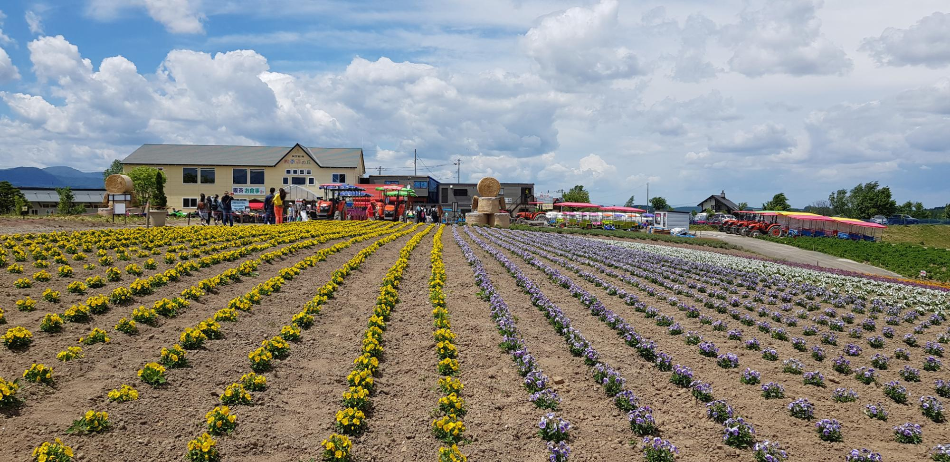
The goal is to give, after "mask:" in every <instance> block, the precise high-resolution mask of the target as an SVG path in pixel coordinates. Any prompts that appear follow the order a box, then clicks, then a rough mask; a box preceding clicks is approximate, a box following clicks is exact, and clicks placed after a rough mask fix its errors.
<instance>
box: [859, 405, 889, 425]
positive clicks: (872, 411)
mask: <svg viewBox="0 0 950 462" xmlns="http://www.w3.org/2000/svg"><path fill="white" fill-rule="evenodd" d="M864 415H866V416H868V417H870V418H872V419H876V420H885V421H886V420H887V411H885V410H884V405H883V404H881V403H877V404H868V405H867V406H865V407H864Z"/></svg>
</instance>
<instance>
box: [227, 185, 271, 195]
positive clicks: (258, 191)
mask: <svg viewBox="0 0 950 462" xmlns="http://www.w3.org/2000/svg"><path fill="white" fill-rule="evenodd" d="M266 190H267V188H265V187H263V186H234V187H232V188H231V193H232V194H240V195H242V196H265V195H267V192H266Z"/></svg>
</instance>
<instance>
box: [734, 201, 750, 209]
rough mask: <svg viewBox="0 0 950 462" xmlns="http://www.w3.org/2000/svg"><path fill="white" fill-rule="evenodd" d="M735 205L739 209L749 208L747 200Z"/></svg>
mask: <svg viewBox="0 0 950 462" xmlns="http://www.w3.org/2000/svg"><path fill="white" fill-rule="evenodd" d="M736 207H739V210H749V203H748V202H739V203H738V204H737V205H736Z"/></svg>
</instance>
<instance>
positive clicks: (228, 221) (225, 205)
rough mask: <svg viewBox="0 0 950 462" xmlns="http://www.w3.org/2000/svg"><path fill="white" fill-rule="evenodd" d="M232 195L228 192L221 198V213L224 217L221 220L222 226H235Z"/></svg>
mask: <svg viewBox="0 0 950 462" xmlns="http://www.w3.org/2000/svg"><path fill="white" fill-rule="evenodd" d="M231 199H232V197H231V194H230V193H229V192H228V191H225V192H224V195H223V196H221V212H222V213H223V214H224V217H223V218H222V220H221V224H222V225H230V226H234V216H233V215H232V214H231Z"/></svg>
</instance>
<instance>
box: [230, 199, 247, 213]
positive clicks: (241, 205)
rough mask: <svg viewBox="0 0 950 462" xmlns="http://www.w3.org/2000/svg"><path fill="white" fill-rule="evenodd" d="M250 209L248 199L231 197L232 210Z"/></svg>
mask: <svg viewBox="0 0 950 462" xmlns="http://www.w3.org/2000/svg"><path fill="white" fill-rule="evenodd" d="M247 209H248V202H247V199H231V210H233V211H235V212H243V211H245V210H247Z"/></svg>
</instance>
